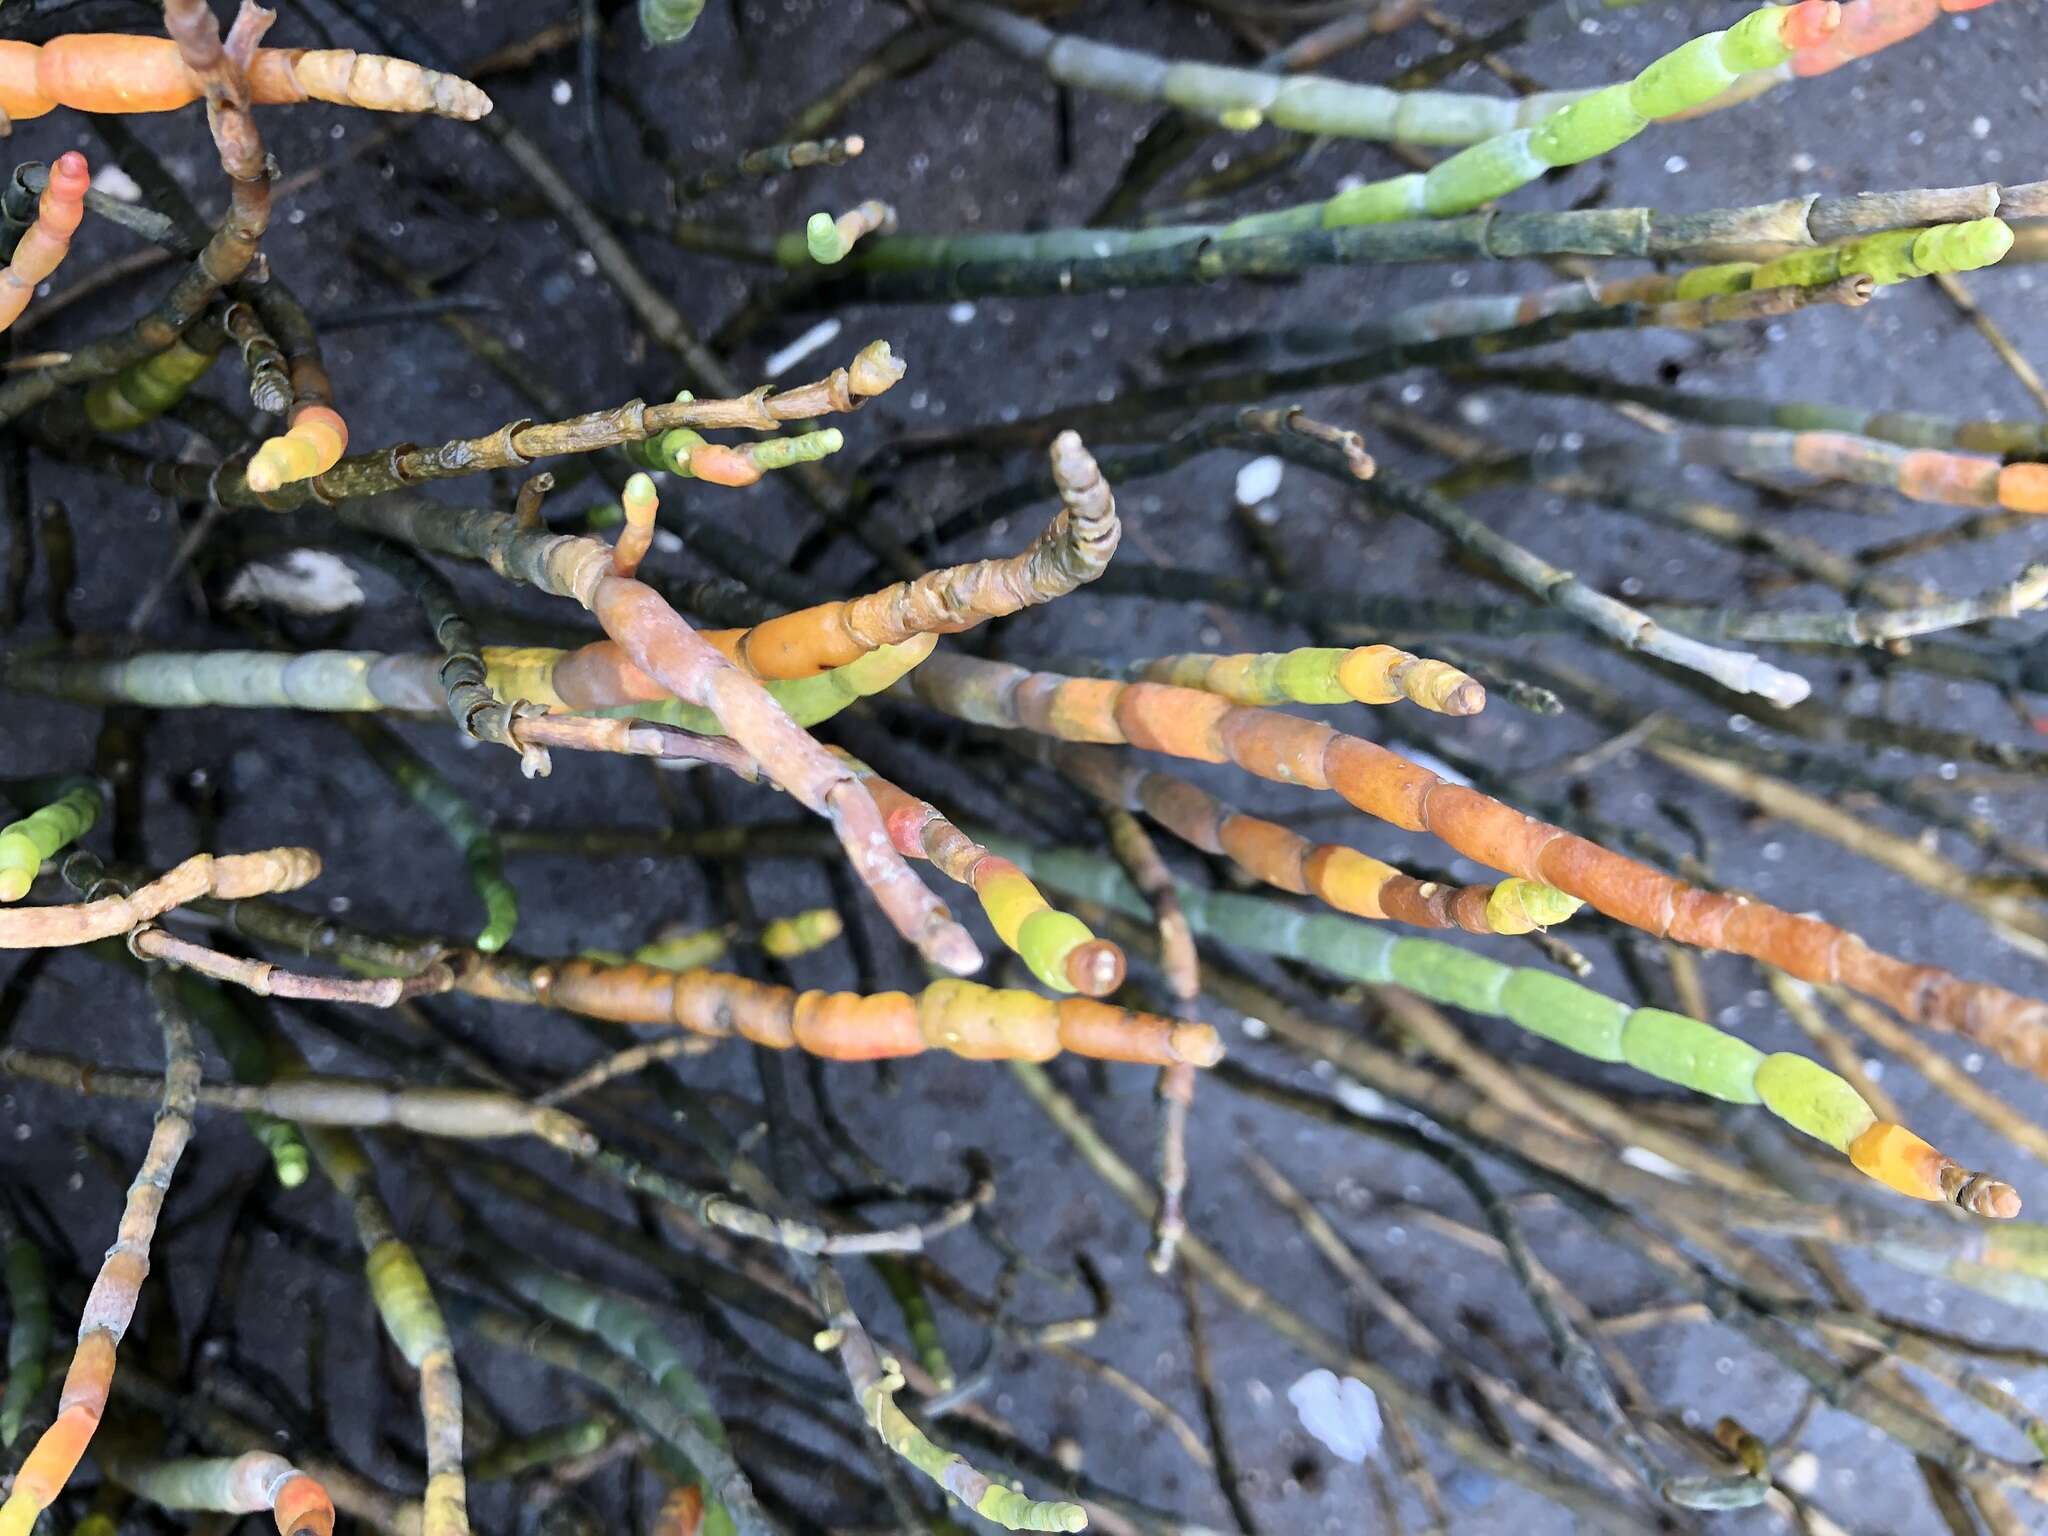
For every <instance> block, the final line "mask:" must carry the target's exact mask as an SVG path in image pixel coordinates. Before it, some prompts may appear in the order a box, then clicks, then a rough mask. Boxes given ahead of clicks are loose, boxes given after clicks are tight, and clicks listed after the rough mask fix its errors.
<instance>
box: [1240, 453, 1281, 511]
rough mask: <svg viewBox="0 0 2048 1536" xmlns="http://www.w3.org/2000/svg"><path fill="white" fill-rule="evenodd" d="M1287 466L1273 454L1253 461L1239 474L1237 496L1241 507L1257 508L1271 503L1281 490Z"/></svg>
mask: <svg viewBox="0 0 2048 1536" xmlns="http://www.w3.org/2000/svg"><path fill="white" fill-rule="evenodd" d="M1286 468H1287V466H1286V465H1285V464H1282V463H1281V462H1280V460H1279V459H1277V458H1276V457H1274V456H1273V455H1272V454H1270V453H1269V454H1265V455H1263V456H1262V457H1260V458H1256V459H1253V460H1252V461H1251V462H1250V463H1248V464H1246V465H1245V466H1244V468H1242V469H1240V470H1239V471H1238V472H1237V489H1236V491H1235V493H1234V494H1235V495H1236V497H1237V504H1238V505H1239V506H1240V507H1256V506H1258V505H1259V504H1260V503H1262V502H1268V501H1271V500H1272V499H1273V497H1274V495H1275V494H1276V493H1277V492H1278V491H1279V489H1280V476H1281V475H1282V473H1284V472H1285V470H1286Z"/></svg>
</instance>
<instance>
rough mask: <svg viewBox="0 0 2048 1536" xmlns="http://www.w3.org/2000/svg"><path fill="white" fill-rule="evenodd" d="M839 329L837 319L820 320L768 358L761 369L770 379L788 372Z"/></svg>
mask: <svg viewBox="0 0 2048 1536" xmlns="http://www.w3.org/2000/svg"><path fill="white" fill-rule="evenodd" d="M839 330H840V326H839V322H838V321H837V320H820V321H819V322H818V323H817V324H816V325H814V326H812V327H811V328H810V329H809V330H808V331H805V332H804V333H803V335H801V336H799V337H797V339H796V340H795V341H792V342H791V343H790V344H789V345H788V346H786V347H784V348H783V349H782V350H781V351H780V352H777V353H776V354H775V355H774V356H773V357H771V358H769V359H768V361H767V362H766V363H765V364H763V365H762V369H761V371H762V372H763V373H764V374H765V375H766V376H767V377H769V378H771V379H779V378H781V377H782V375H783V374H785V373H787V372H789V370H790V369H792V368H794V367H795V366H796V365H797V364H798V363H800V362H802V361H803V360H804V359H805V358H807V357H809V356H810V355H811V354H812V353H813V352H815V351H817V350H818V348H820V347H822V346H824V345H825V344H826V343H827V342H829V341H830V340H831V339H832V338H833V337H835V336H837V335H838V334H839Z"/></svg>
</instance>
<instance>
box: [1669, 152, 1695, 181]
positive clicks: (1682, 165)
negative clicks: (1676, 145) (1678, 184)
mask: <svg viewBox="0 0 2048 1536" xmlns="http://www.w3.org/2000/svg"><path fill="white" fill-rule="evenodd" d="M1690 163H1691V162H1690V161H1688V160H1687V159H1686V158H1685V156H1683V155H1666V156H1665V157H1664V169H1665V170H1667V171H1669V172H1670V173H1671V174H1672V175H1673V176H1678V175H1682V174H1683V173H1684V171H1685V169H1686V167H1687V166H1688V165H1689V164H1690Z"/></svg>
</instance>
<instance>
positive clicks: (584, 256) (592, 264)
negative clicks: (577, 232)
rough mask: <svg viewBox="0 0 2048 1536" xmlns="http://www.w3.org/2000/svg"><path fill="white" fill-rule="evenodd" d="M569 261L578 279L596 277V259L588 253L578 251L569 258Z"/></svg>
mask: <svg viewBox="0 0 2048 1536" xmlns="http://www.w3.org/2000/svg"><path fill="white" fill-rule="evenodd" d="M570 261H571V264H572V265H573V266H574V267H575V268H576V273H577V275H578V276H579V277H595V276H597V258H596V257H595V256H593V255H591V254H590V252H588V251H578V252H577V253H576V254H575V255H574V256H573V257H571V258H570Z"/></svg>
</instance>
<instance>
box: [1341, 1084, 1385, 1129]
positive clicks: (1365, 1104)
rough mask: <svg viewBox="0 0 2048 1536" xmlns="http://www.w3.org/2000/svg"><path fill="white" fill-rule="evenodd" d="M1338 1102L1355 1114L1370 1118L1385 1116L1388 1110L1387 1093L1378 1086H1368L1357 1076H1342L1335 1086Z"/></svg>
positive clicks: (1375, 1118)
mask: <svg viewBox="0 0 2048 1536" xmlns="http://www.w3.org/2000/svg"><path fill="white" fill-rule="evenodd" d="M1334 1091H1335V1093H1336V1095H1337V1102H1338V1103H1339V1104H1342V1105H1343V1106H1344V1107H1345V1108H1346V1109H1348V1110H1350V1111H1351V1113H1353V1114H1354V1115H1364V1116H1365V1117H1366V1118H1367V1119H1369V1120H1377V1119H1382V1118H1384V1117H1385V1115H1386V1114H1387V1111H1388V1105H1387V1100H1386V1095H1384V1094H1382V1093H1381V1092H1380V1091H1379V1090H1378V1089H1377V1088H1368V1087H1366V1085H1365V1084H1364V1083H1361V1082H1360V1081H1359V1080H1358V1079H1357V1078H1355V1077H1340V1078H1338V1079H1337V1084H1336V1088H1335V1090H1334Z"/></svg>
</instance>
